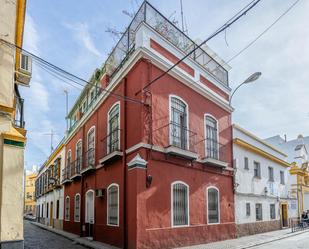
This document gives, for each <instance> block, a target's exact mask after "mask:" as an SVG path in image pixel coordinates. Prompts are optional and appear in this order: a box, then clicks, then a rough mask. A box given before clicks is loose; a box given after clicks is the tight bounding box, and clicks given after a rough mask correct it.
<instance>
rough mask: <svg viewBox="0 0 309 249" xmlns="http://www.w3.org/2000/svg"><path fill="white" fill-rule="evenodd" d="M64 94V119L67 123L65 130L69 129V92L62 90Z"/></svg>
mask: <svg viewBox="0 0 309 249" xmlns="http://www.w3.org/2000/svg"><path fill="white" fill-rule="evenodd" d="M64 94H65V121H66V125H67V132H68V130H69V122H68V113H69V109H68V108H69V93H68V91H67V90H64Z"/></svg>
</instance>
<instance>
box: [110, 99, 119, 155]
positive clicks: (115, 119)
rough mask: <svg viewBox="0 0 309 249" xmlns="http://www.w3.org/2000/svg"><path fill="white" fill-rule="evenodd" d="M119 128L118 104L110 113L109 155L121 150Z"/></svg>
mask: <svg viewBox="0 0 309 249" xmlns="http://www.w3.org/2000/svg"><path fill="white" fill-rule="evenodd" d="M119 126H120V125H119V104H117V105H115V106H114V107H113V108H112V109H111V110H110V112H109V120H108V127H109V138H108V139H107V143H108V144H107V148H108V152H109V153H111V152H114V151H118V150H119V135H120V134H119V128H120V127H119Z"/></svg>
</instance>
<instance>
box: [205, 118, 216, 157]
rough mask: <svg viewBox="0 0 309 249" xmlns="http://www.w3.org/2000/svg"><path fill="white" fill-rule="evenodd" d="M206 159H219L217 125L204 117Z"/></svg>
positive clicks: (213, 120) (211, 119) (212, 120)
mask: <svg viewBox="0 0 309 249" xmlns="http://www.w3.org/2000/svg"><path fill="white" fill-rule="evenodd" d="M205 122H206V157H209V158H213V159H219V144H218V123H217V120H215V119H214V118H213V117H211V116H208V115H206V121H205Z"/></svg>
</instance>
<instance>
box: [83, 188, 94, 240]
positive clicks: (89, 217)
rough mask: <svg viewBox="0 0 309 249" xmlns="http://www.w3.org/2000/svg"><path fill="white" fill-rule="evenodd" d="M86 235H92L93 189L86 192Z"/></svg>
mask: <svg viewBox="0 0 309 249" xmlns="http://www.w3.org/2000/svg"><path fill="white" fill-rule="evenodd" d="M85 223H86V236H88V237H92V235H93V224H94V191H93V190H88V191H87V193H86V208H85Z"/></svg>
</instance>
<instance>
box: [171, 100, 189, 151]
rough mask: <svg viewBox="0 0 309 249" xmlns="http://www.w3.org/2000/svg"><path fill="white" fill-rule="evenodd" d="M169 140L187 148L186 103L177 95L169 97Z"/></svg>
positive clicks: (173, 143)
mask: <svg viewBox="0 0 309 249" xmlns="http://www.w3.org/2000/svg"><path fill="white" fill-rule="evenodd" d="M170 101H171V103H170V105H171V110H170V111H171V117H170V118H171V120H170V140H171V145H173V146H176V147H178V148H181V149H184V150H185V149H187V147H188V146H187V142H188V140H187V139H188V121H187V115H188V114H187V111H188V110H187V109H188V108H187V105H186V104H185V103H184V102H183V101H182V100H180V99H179V98H177V97H171V100H170Z"/></svg>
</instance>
